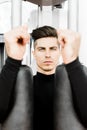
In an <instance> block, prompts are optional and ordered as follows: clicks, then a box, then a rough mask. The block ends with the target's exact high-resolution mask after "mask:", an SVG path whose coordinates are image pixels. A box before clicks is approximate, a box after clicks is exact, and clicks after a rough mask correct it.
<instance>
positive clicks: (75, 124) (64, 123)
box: [54, 65, 85, 130]
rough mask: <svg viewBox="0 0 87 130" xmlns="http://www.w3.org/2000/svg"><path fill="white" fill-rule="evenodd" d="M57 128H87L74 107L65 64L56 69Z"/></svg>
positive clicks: (60, 129)
mask: <svg viewBox="0 0 87 130" xmlns="http://www.w3.org/2000/svg"><path fill="white" fill-rule="evenodd" d="M55 87H56V92H55V97H56V99H55V111H54V112H55V117H56V118H55V130H85V128H84V127H83V126H82V124H81V123H80V122H79V120H78V118H77V115H76V113H75V111H74V108H73V103H72V94H71V88H70V82H69V79H68V75H67V72H66V70H65V67H64V66H63V65H61V66H58V67H57V69H56V85H55Z"/></svg>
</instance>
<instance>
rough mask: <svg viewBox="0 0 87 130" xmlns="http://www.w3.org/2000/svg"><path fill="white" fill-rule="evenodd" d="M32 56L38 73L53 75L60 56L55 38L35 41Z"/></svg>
mask: <svg viewBox="0 0 87 130" xmlns="http://www.w3.org/2000/svg"><path fill="white" fill-rule="evenodd" d="M33 54H34V57H35V60H36V64H37V71H38V72H40V73H43V74H46V75H50V74H53V73H55V69H56V66H57V65H58V59H59V55H60V52H59V46H58V39H57V38H55V37H46V38H40V39H38V40H36V45H35V49H34V52H33Z"/></svg>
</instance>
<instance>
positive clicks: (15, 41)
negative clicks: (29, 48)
mask: <svg viewBox="0 0 87 130" xmlns="http://www.w3.org/2000/svg"><path fill="white" fill-rule="evenodd" d="M4 39H5V48H6V52H7V55H8V56H9V57H11V58H13V59H17V60H22V59H23V56H24V53H25V50H26V43H28V42H29V40H30V35H29V33H28V27H27V26H20V27H17V28H14V29H13V30H11V31H9V32H7V33H5V34H4Z"/></svg>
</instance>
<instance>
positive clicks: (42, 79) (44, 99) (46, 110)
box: [0, 58, 87, 130]
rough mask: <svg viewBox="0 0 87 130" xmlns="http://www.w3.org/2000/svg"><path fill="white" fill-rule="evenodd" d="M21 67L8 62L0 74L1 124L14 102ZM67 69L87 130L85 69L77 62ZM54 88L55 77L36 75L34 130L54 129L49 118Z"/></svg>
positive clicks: (77, 105) (80, 116)
mask: <svg viewBox="0 0 87 130" xmlns="http://www.w3.org/2000/svg"><path fill="white" fill-rule="evenodd" d="M20 66H21V61H17V60H14V59H11V58H7V60H6V64H5V65H4V66H3V69H2V71H1V74H0V122H2V121H4V120H5V118H6V116H7V112H8V109H10V106H9V104H10V102H11V96H12V92H13V90H14V83H15V80H16V76H17V73H18V70H19V68H20ZM65 68H66V70H67V73H68V76H69V80H70V83H71V87H72V93H73V97H74V104H75V106H76V110H77V114H78V116H79V118H80V120H81V122H82V123H83V125H84V126H85V127H87V104H86V99H87V75H85V73H84V71H83V66H82V65H81V63H80V62H79V60H78V59H77V60H75V61H73V62H72V63H70V64H67V65H65ZM49 81H50V82H49ZM53 84H54V75H49V76H47V75H43V74H41V73H37V75H36V76H34V97H35V98H34V99H35V100H34V101H35V103H34V105H35V107H34V115H35V117H34V126H35V128H34V130H37V129H38V130H39V129H41V130H42V129H45V130H46V127H44V126H45V125H47V130H51V129H52V127H53V126H52V124H51V121H52V119H53V115H52V114H51V115H50V113H52V111H53V109H50V108H53V107H52V105H53V91H54V90H53ZM49 86H50V88H49ZM35 118H36V119H35ZM50 124H51V125H50ZM48 128H49V129H48Z"/></svg>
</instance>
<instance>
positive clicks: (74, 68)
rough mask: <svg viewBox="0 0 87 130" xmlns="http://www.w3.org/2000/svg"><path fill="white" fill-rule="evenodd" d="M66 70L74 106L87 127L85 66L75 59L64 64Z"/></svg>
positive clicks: (86, 72) (86, 79)
mask: <svg viewBox="0 0 87 130" xmlns="http://www.w3.org/2000/svg"><path fill="white" fill-rule="evenodd" d="M84 68H85V70H86V71H85V70H84ZM66 70H67V72H68V76H69V79H70V83H71V89H72V95H73V101H74V107H75V109H76V112H77V115H78V117H79V119H80V120H81V122H82V123H83V125H84V126H85V127H87V103H86V99H87V68H86V67H84V66H83V65H82V64H81V63H80V62H79V60H78V59H77V60H75V61H74V62H72V63H70V64H68V65H66Z"/></svg>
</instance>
